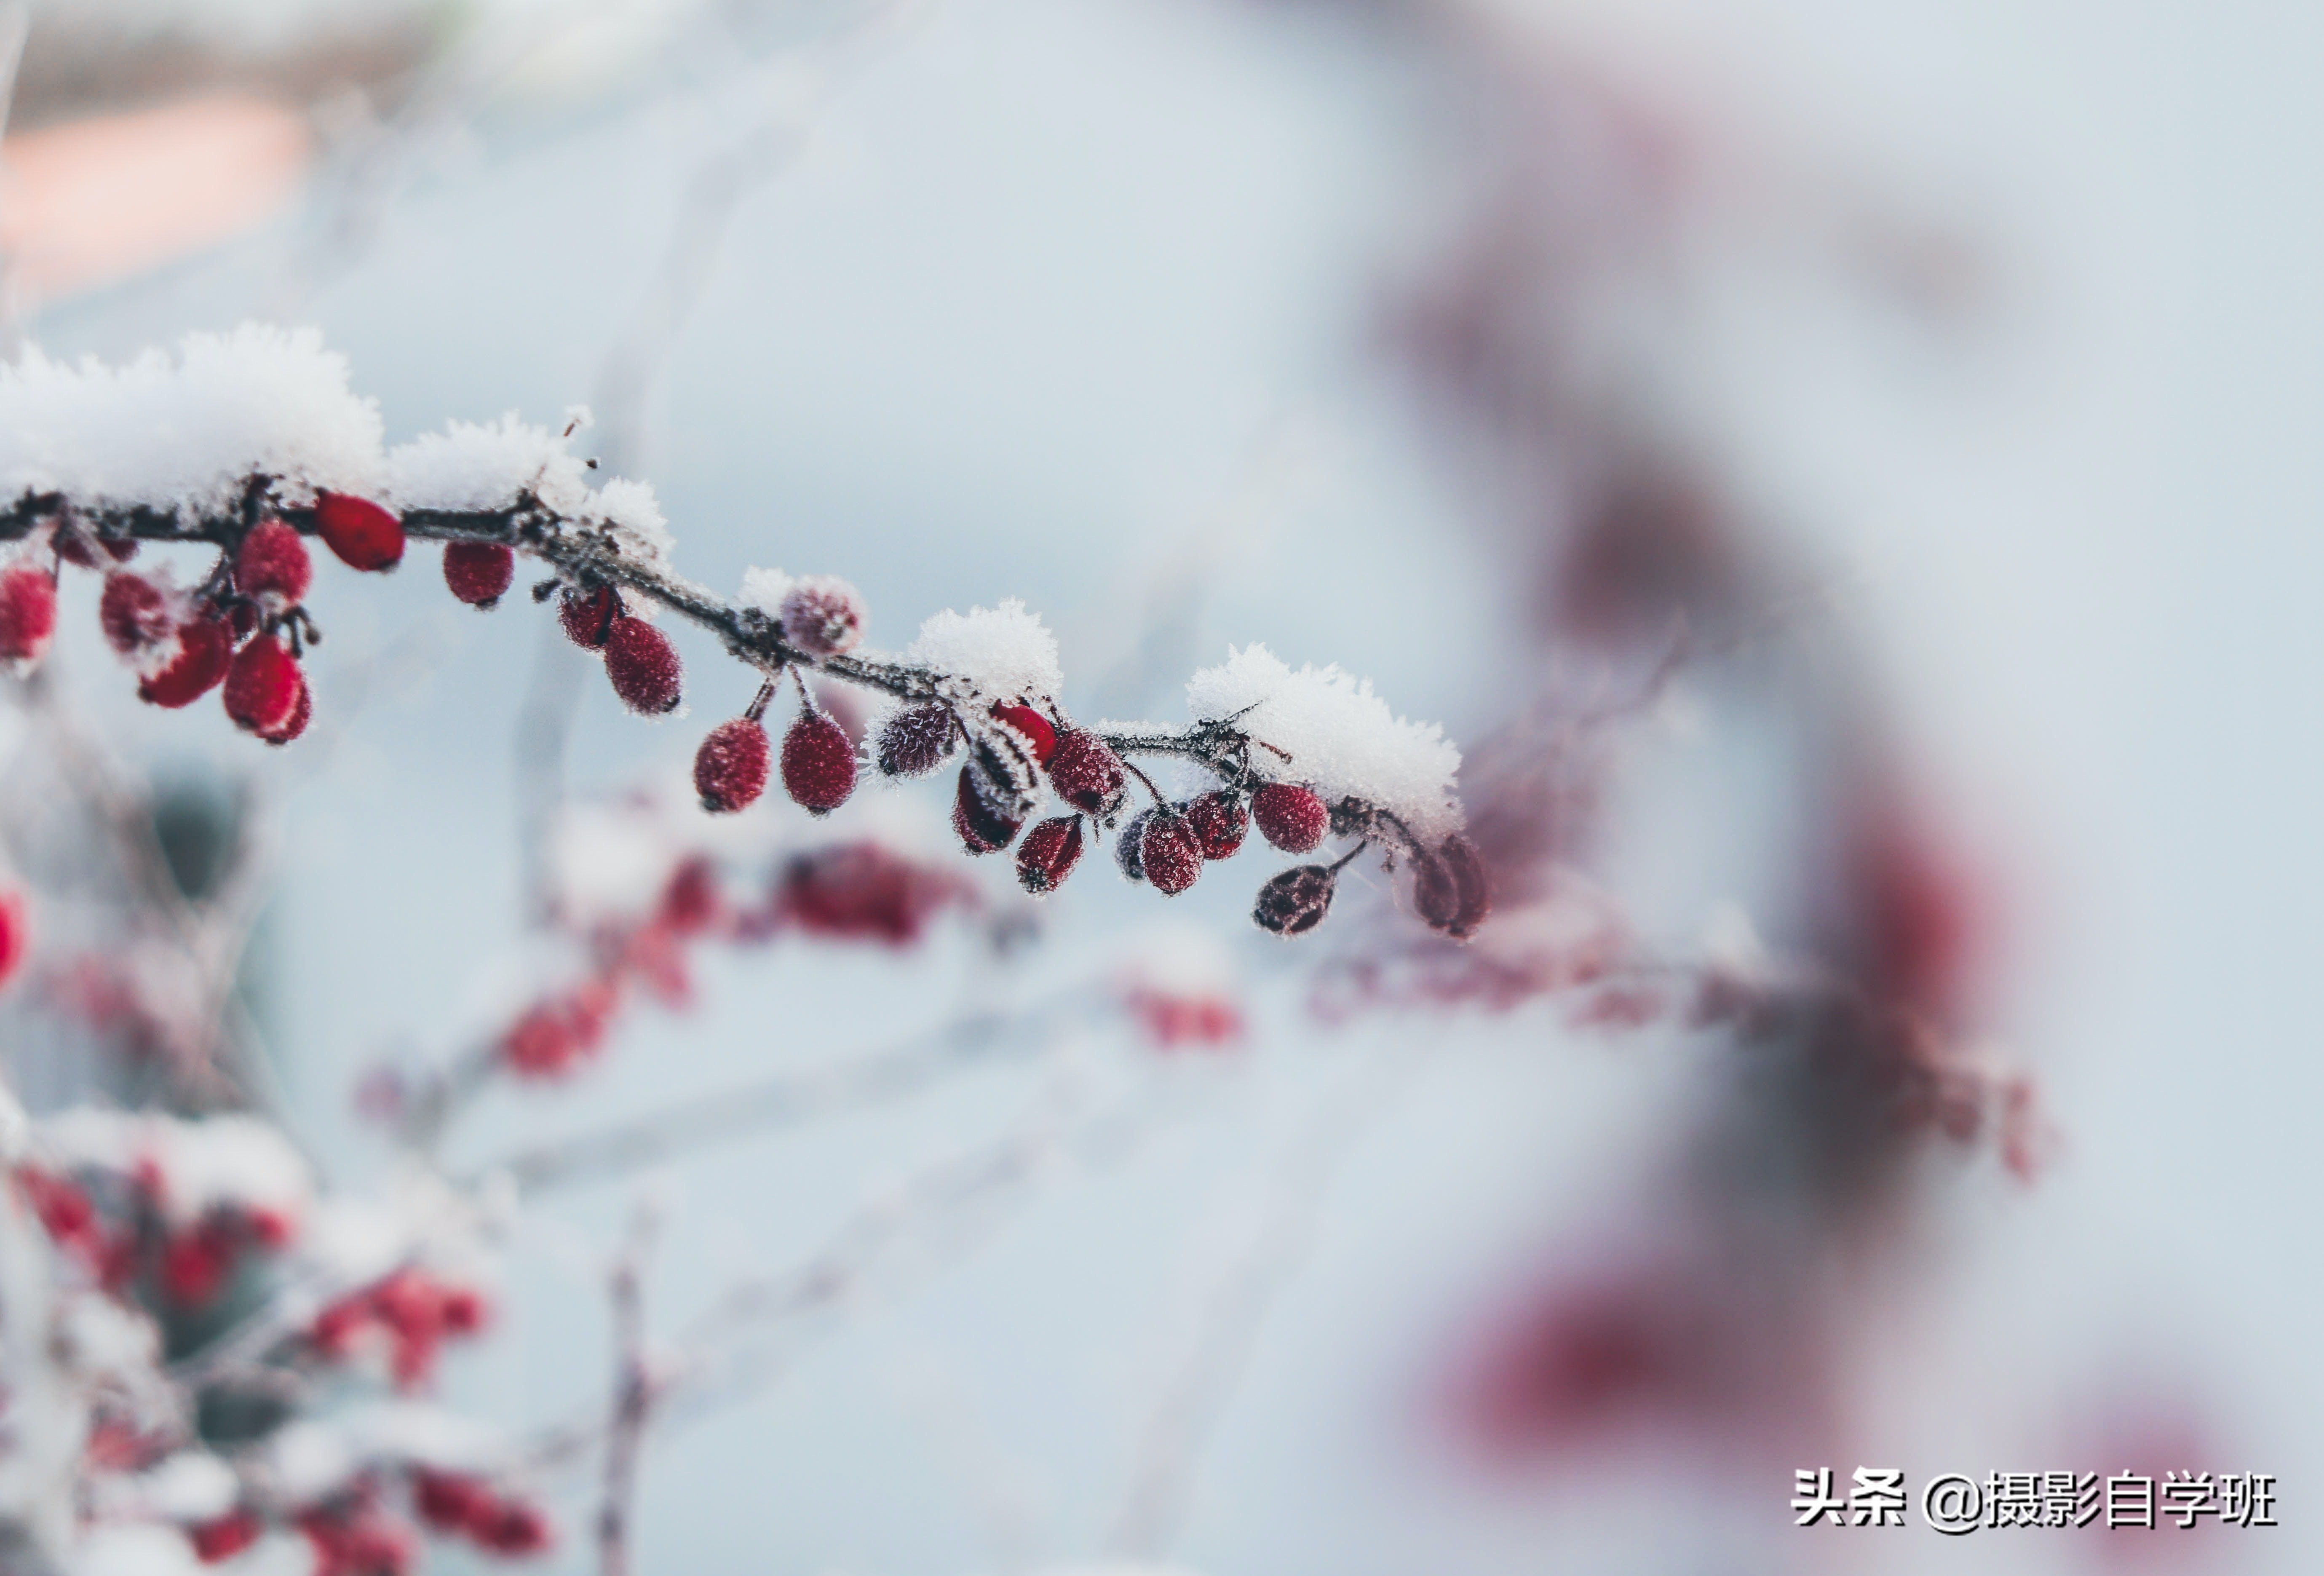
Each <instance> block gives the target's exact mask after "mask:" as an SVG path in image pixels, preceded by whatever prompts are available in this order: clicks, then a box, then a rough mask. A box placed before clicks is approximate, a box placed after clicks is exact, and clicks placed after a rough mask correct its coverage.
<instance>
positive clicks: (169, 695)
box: [137, 613, 234, 708]
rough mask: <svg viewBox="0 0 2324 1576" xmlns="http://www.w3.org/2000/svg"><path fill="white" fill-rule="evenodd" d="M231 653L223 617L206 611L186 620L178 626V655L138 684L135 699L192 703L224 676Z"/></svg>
mask: <svg viewBox="0 0 2324 1576" xmlns="http://www.w3.org/2000/svg"><path fill="white" fill-rule="evenodd" d="M233 653H234V644H233V641H231V639H229V636H228V631H227V626H226V621H225V620H224V619H222V618H220V617H218V616H217V614H216V613H205V614H203V615H202V616H200V617H198V618H195V619H191V620H189V621H188V622H185V623H181V624H180V625H179V626H178V654H177V656H176V657H174V658H172V659H171V661H170V664H169V666H168V667H166V668H162V669H161V671H160V672H159V673H156V674H155V675H153V677H151V678H148V679H146V680H145V681H144V682H143V683H142V684H140V685H139V686H138V687H137V698H138V699H140V700H142V701H143V702H145V703H146V704H147V705H157V706H168V707H171V708H175V707H178V706H189V705H193V704H194V702H196V701H198V700H199V699H201V697H202V696H206V695H208V693H209V692H210V691H211V690H212V689H214V688H216V687H217V684H218V682H219V681H220V680H221V679H223V678H225V677H226V667H227V664H228V662H229V661H230V660H231V659H232V657H233Z"/></svg>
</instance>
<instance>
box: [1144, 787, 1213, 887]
mask: <svg viewBox="0 0 2324 1576" xmlns="http://www.w3.org/2000/svg"><path fill="white" fill-rule="evenodd" d="M1138 862H1139V868H1140V869H1141V870H1143V871H1145V873H1146V880H1147V881H1148V884H1150V885H1151V886H1152V887H1153V888H1154V889H1155V890H1156V891H1157V892H1160V893H1161V894H1162V895H1163V896H1164V897H1166V898H1175V897H1176V896H1177V895H1178V894H1179V893H1181V892H1183V891H1185V889H1187V888H1188V887H1191V886H1193V885H1194V878H1195V877H1196V876H1199V875H1201V874H1202V873H1203V849H1202V844H1201V843H1198V842H1196V841H1195V839H1194V827H1193V826H1191V825H1188V824H1187V822H1186V817H1185V816H1182V815H1180V814H1179V813H1178V812H1177V811H1176V810H1169V809H1157V810H1156V811H1155V812H1154V813H1153V815H1151V816H1148V818H1147V822H1146V830H1145V832H1144V834H1142V835H1141V836H1140V837H1139V840H1138Z"/></svg>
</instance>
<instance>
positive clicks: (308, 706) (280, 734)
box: [258, 669, 315, 744]
mask: <svg viewBox="0 0 2324 1576" xmlns="http://www.w3.org/2000/svg"><path fill="white" fill-rule="evenodd" d="M294 671H295V669H294ZM314 716H315V700H314V696H313V694H312V692H311V691H309V689H308V687H307V676H306V675H305V674H304V673H300V675H299V698H298V699H297V700H296V701H294V702H292V703H291V714H290V715H289V716H287V717H285V718H283V719H282V722H281V723H280V724H279V725H278V726H275V727H272V728H261V729H259V730H258V736H259V737H260V738H262V739H263V740H265V741H266V742H268V743H269V744H288V743H289V742H291V740H293V739H296V738H297V737H298V736H299V735H300V734H301V733H305V732H306V731H307V724H308V723H309V722H312V721H313V720H314Z"/></svg>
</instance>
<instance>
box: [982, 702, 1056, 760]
mask: <svg viewBox="0 0 2324 1576" xmlns="http://www.w3.org/2000/svg"><path fill="white" fill-rule="evenodd" d="M992 714H993V715H994V716H996V717H998V718H1000V719H1001V721H1002V722H1004V723H1008V724H1009V725H1010V727H1012V728H1014V729H1016V730H1017V731H1018V732H1019V733H1022V734H1024V735H1025V738H1026V741H1027V742H1028V743H1030V744H1031V745H1032V746H1033V759H1034V760H1037V761H1039V762H1040V763H1041V764H1042V765H1043V766H1047V765H1048V764H1049V758H1050V757H1051V756H1053V755H1055V754H1056V752H1057V730H1056V726H1055V724H1053V723H1051V722H1050V721H1049V719H1048V718H1047V717H1045V716H1043V715H1042V714H1040V713H1038V712H1037V711H1035V710H1034V709H1033V708H1032V707H1031V706H994V707H993V708H992Z"/></svg>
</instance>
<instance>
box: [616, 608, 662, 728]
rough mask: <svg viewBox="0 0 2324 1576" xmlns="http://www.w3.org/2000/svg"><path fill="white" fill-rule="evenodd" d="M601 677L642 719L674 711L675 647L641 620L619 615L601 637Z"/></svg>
mask: <svg viewBox="0 0 2324 1576" xmlns="http://www.w3.org/2000/svg"><path fill="white" fill-rule="evenodd" d="M605 677H608V678H610V679H612V680H613V693H614V694H615V695H618V696H621V697H622V705H625V706H627V707H629V708H630V709H631V710H632V711H633V712H636V713H638V714H641V715H642V716H649V717H658V716H659V715H661V714H663V713H664V712H672V711H676V710H677V709H678V648H677V647H676V646H673V645H671V644H670V643H669V636H668V635H665V634H663V633H662V632H661V631H659V630H658V629H656V628H654V627H653V625H651V624H650V623H648V622H646V621H645V620H643V619H641V618H632V617H630V616H629V615H628V614H627V613H623V614H622V616H621V617H620V618H617V619H615V620H614V621H613V631H612V632H611V633H609V634H607V635H606V637H605Z"/></svg>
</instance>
